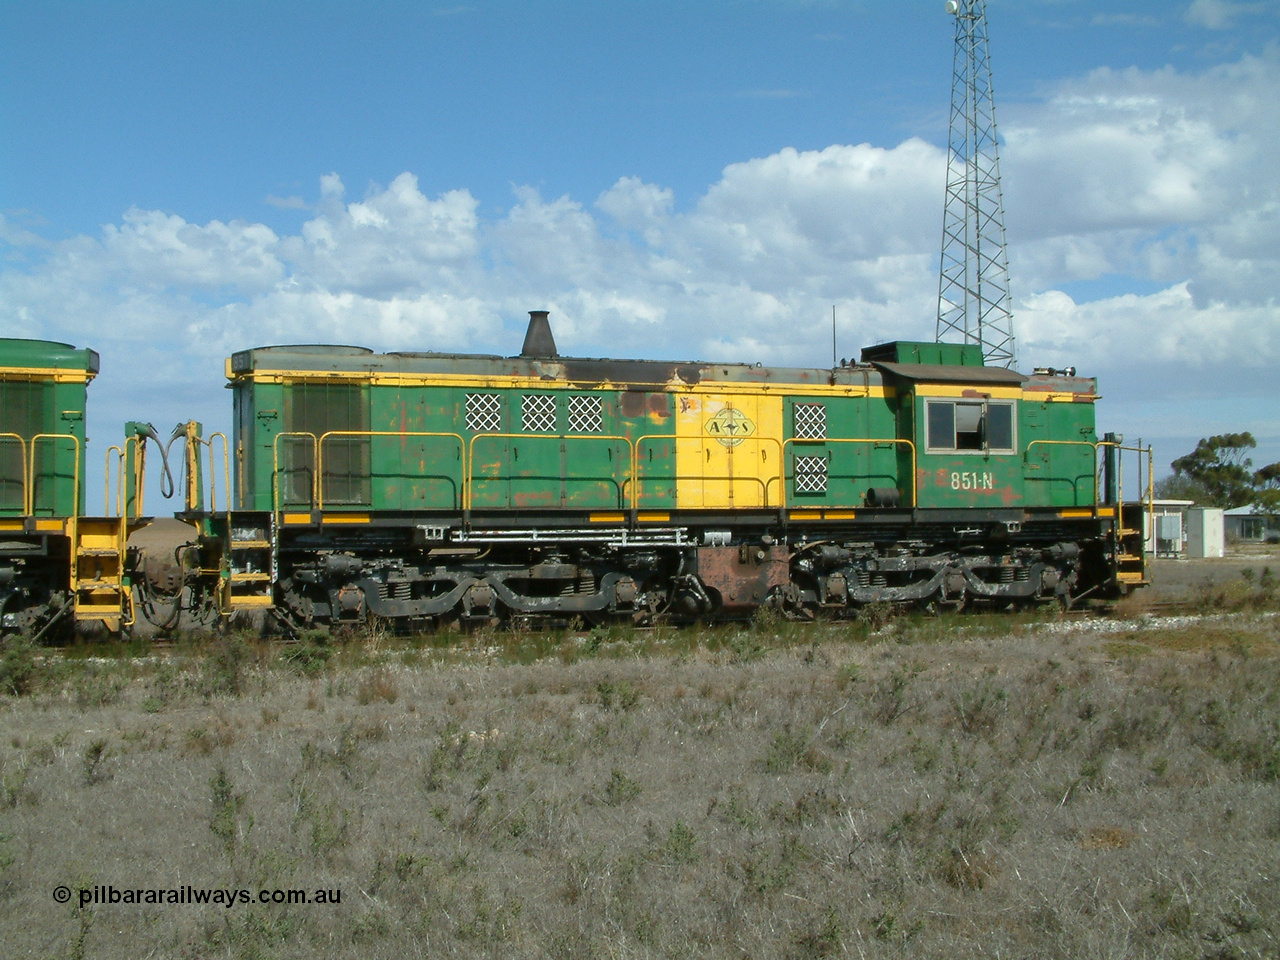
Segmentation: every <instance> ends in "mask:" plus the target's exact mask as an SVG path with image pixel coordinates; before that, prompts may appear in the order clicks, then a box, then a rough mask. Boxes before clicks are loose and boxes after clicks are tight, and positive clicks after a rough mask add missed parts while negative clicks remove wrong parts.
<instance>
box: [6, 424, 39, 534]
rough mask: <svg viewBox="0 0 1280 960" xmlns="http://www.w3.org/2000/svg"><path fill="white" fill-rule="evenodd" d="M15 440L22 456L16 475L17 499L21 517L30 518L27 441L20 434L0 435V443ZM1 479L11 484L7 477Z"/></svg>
mask: <svg viewBox="0 0 1280 960" xmlns="http://www.w3.org/2000/svg"><path fill="white" fill-rule="evenodd" d="M15 440H16V441H17V443H18V451H19V453H20V454H21V455H22V465H21V470H20V472H19V474H18V483H19V484H20V489H19V490H18V494H19V497H18V499H19V500H21V501H22V502H21V508H22V513H23V516H30V514H31V511H30V510H29V509H28V501H27V441H26V440H25V439H23V437H22V435H21V434H17V433H0V442H13V441H15ZM3 479H4V481H5V482H6V483H8V482H12V481H11V480H10V479H9V478H8V477H5V478H3Z"/></svg>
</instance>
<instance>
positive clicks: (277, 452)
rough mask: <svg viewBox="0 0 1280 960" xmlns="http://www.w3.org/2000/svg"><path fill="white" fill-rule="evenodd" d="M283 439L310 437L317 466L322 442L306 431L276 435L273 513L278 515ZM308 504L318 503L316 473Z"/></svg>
mask: <svg viewBox="0 0 1280 960" xmlns="http://www.w3.org/2000/svg"><path fill="white" fill-rule="evenodd" d="M283 437H298V438H301V437H310V438H311V454H312V460H313V461H314V462H315V463H317V464H318V463H319V462H320V455H319V447H320V441H319V440H317V439H316V435H315V434H314V433H307V432H306V431H305V430H282V431H281V432H280V433H277V434H276V435H275V438H274V439H273V440H272V441H271V512H272V513H274V514H277V515H278V514H279V513H280V440H281V438H283ZM307 502H308V504H309V505H311V506H314V505H315V502H316V472H315V471H313V472H312V474H311V497H310V499H309V500H308V501H307Z"/></svg>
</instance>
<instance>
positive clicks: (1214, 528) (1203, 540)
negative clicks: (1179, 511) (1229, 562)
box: [1186, 507, 1226, 560]
mask: <svg viewBox="0 0 1280 960" xmlns="http://www.w3.org/2000/svg"><path fill="white" fill-rule="evenodd" d="M1186 530H1187V557H1188V558H1189V559H1193V560H1203V559H1207V558H1210V557H1214V558H1217V557H1223V556H1226V537H1225V536H1223V524H1222V508H1221V507H1192V508H1191V509H1190V510H1188V511H1187V517H1186Z"/></svg>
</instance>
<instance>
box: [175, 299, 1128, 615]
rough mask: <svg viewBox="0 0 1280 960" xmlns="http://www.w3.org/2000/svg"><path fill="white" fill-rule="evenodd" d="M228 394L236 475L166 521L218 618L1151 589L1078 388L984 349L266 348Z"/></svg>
mask: <svg viewBox="0 0 1280 960" xmlns="http://www.w3.org/2000/svg"><path fill="white" fill-rule="evenodd" d="M226 373H227V378H228V380H229V385H230V387H231V389H232V392H233V396H234V435H233V438H232V442H231V444H230V445H229V446H230V449H229V451H228V455H227V456H226V458H225V463H220V464H218V465H217V466H216V467H215V466H213V461H214V460H215V459H216V458H212V457H204V456H193V457H191V458H190V461H189V463H190V468H191V470H192V471H194V478H193V479H192V480H191V481H190V482H189V484H188V486H189V490H190V491H192V492H191V493H189V495H188V504H187V509H186V511H185V513H184V514H183V515H182V516H183V518H184V519H186V520H188V521H189V522H191V523H194V524H195V525H196V526H197V527H198V529H199V531H200V538H199V549H198V551H197V552H196V557H197V559H196V560H194V561H192V562H191V564H190V569H189V571H188V576H189V579H190V583H191V586H192V587H193V588H194V589H195V590H197V591H198V592H201V593H202V594H203V595H204V596H205V597H207V598H208V599H209V602H210V603H212V604H216V606H217V608H218V610H219V612H220V613H222V614H231V613H234V612H236V611H239V610H253V609H260V610H268V611H271V612H272V613H273V615H274V616H275V617H276V618H277V619H278V620H280V621H281V622H282V623H284V624H285V625H287V626H288V627H289V628H300V627H305V626H311V625H338V624H341V623H343V622H347V621H350V622H359V621H364V620H366V619H367V618H371V617H378V618H386V619H388V620H392V621H396V622H399V623H401V624H404V625H406V626H407V625H429V624H432V623H436V622H439V621H442V620H449V619H454V618H461V619H463V620H477V619H480V620H483V619H491V618H504V619H518V618H523V617H538V616H550V617H555V618H572V617H580V618H583V619H584V620H594V619H597V618H599V619H604V618H610V617H626V618H632V619H635V620H640V621H643V620H645V619H649V618H653V617H656V616H661V615H666V616H669V617H671V618H675V619H695V618H710V617H717V616H741V615H746V614H749V613H750V612H751V611H753V610H755V609H756V608H758V607H760V606H761V605H766V604H767V605H772V606H774V607H776V608H778V609H780V610H781V611H783V612H786V613H788V614H790V615H794V616H801V617H809V616H815V615H819V614H824V613H825V614H831V615H837V616H838V615H841V614H849V613H852V612H854V611H856V610H857V609H858V608H859V607H861V606H863V605H865V604H868V603H873V602H882V601H888V602H897V603H914V604H921V605H952V606H960V605H962V604H972V603H979V604H990V605H999V606H1007V605H1013V604H1025V603H1033V602H1048V601H1057V602H1064V603H1065V602H1070V601H1072V600H1073V599H1075V598H1079V597H1083V596H1086V595H1089V596H1114V595H1116V594H1118V593H1122V592H1124V591H1125V590H1127V589H1128V588H1130V587H1131V586H1134V585H1137V584H1141V583H1143V582H1145V570H1144V565H1143V564H1144V561H1143V549H1142V533H1141V530H1142V523H1143V521H1142V505H1141V503H1139V502H1134V503H1125V502H1124V500H1123V491H1122V490H1121V489H1120V479H1119V453H1120V449H1121V448H1120V444H1119V441H1118V440H1115V439H1114V438H1111V437H1110V436H1108V438H1106V439H1102V440H1099V438H1098V436H1097V434H1096V432H1095V421H1094V403H1095V401H1096V400H1097V392H1096V383H1095V381H1094V380H1092V379H1090V378H1087V377H1078V376H1076V375H1075V372H1074V371H1073V370H1067V371H1054V370H1043V369H1042V370H1038V371H1036V372H1035V373H1034V374H1033V375H1032V376H1024V375H1021V374H1018V373H1015V372H1013V371H1010V370H1006V369H1003V368H993V367H987V366H985V365H984V364H983V359H982V355H981V352H980V350H979V348H978V347H977V346H974V345H955V344H943V343H905V342H898V343H889V344H883V345H881V346H877V347H871V348H868V349H866V350H864V351H863V352H862V356H861V359H860V360H859V361H858V362H853V363H844V364H841V365H839V366H837V367H835V368H832V369H791V368H778V367H766V366H761V365H760V364H754V365H750V364H705V363H668V362H660V361H644V360H591V359H574V358H566V357H561V356H559V355H558V353H557V351H556V348H555V343H554V340H553V338H552V335H551V329H550V326H549V323H548V318H547V314H546V313H545V312H542V311H535V312H533V313H532V314H531V318H530V325H529V330H528V333H527V335H526V337H525V343H524V348H523V350H522V351H521V353H520V354H519V355H518V356H514V357H499V356H477V355H454V354H438V353H385V354H376V353H373V352H372V351H369V350H366V349H362V348H357V347H339V346H288V347H265V348H259V349H254V350H246V351H243V352H240V353H237V354H235V355H234V356H232V357H231V358H230V359H229V360H228V362H227V370H226ZM190 433H191V437H192V442H193V447H192V449H193V450H196V451H200V450H208V451H214V450H217V449H218V447H217V446H216V445H210V444H208V443H207V442H206V441H204V440H202V439H199V438H198V430H196V429H195V428H194V426H193V428H192V430H191V431H190ZM1144 453H1145V452H1144ZM1149 469H1150V468H1149V463H1148V465H1147V482H1148V483H1149V479H1150V476H1149ZM202 471H203V473H202ZM209 471H212V474H211V476H213V477H218V476H224V477H225V480H224V484H225V486H226V487H233V488H234V494H233V496H232V497H231V499H230V503H229V504H225V505H224V508H223V509H216V504H209V505H206V504H205V503H204V501H203V494H202V492H201V491H202V489H203V486H204V481H205V479H207V478H208V476H209V475H210V474H209ZM1139 476H1141V469H1140V470H1139ZM1144 492H1145V491H1144Z"/></svg>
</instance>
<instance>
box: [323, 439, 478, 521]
mask: <svg viewBox="0 0 1280 960" xmlns="http://www.w3.org/2000/svg"><path fill="white" fill-rule="evenodd" d="M330 437H353V438H357V439H358V438H360V437H452V438H453V439H454V440H457V441H458V449H459V450H460V451H461V454H462V456H463V458H464V467H465V458H466V455H467V449H466V440H464V439H463V437H462V435H461V434H457V433H450V432H448V431H443V432H440V431H433V430H329V431H328V432H326V433H322V434H321V435H320V439H319V440H318V441H317V444H316V446H317V450H318V452H317V455H316V477H317V478H318V482H317V488H318V490H319V492H318V494H317V496H316V501H315V502H316V509H317V510H323V509H324V482H323V481H324V466H323V465H324V442H325V441H326V440H328V439H329V438H330ZM371 466H372V465H371ZM369 474H370V476H372V475H373V471H372V469H370V471H369ZM463 475H464V476H465V475H466V471H465V469H464V470H463Z"/></svg>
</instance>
